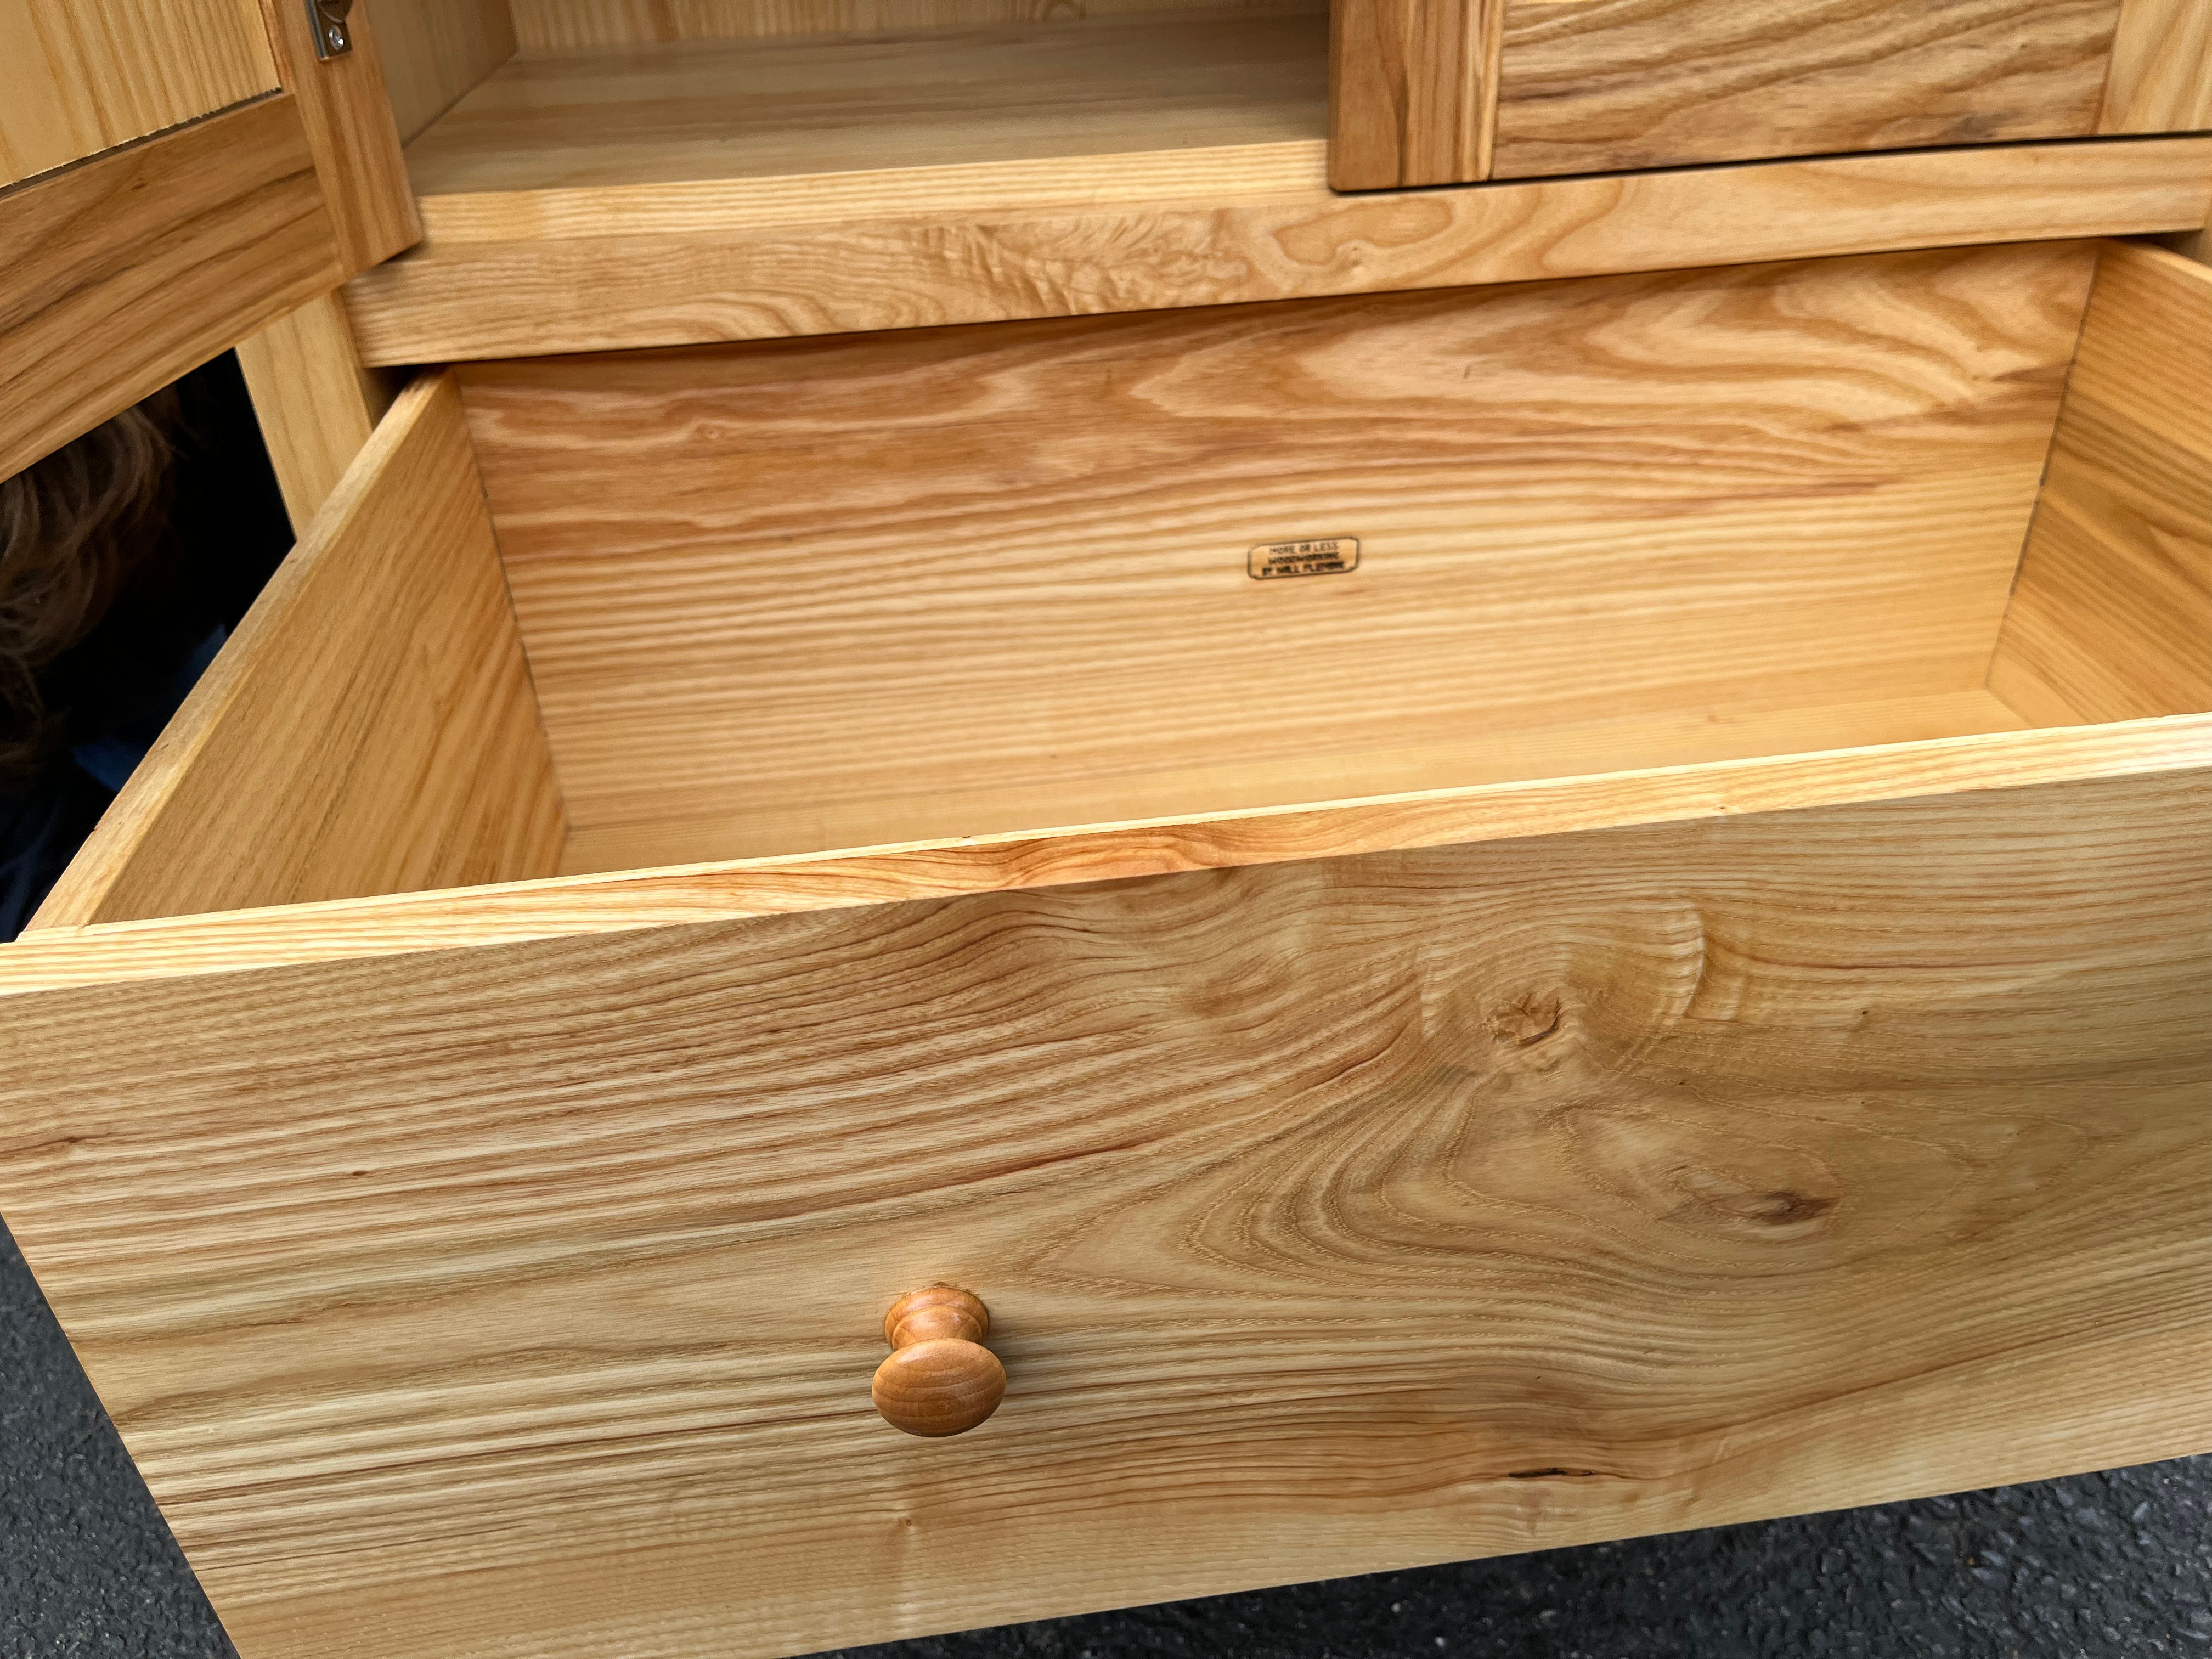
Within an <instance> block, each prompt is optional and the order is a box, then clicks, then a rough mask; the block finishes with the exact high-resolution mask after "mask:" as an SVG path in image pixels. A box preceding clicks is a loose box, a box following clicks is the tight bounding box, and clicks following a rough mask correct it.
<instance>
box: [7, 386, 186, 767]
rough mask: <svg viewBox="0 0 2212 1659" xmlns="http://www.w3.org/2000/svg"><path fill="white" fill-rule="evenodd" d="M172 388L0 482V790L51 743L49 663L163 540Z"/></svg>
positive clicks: (54, 716) (56, 736)
mask: <svg viewBox="0 0 2212 1659" xmlns="http://www.w3.org/2000/svg"><path fill="white" fill-rule="evenodd" d="M175 420H176V398H175V394H174V393H173V392H166V391H165V392H156V393H155V395H154V396H153V397H151V398H148V399H146V401H145V402H143V403H142V404H138V405H137V407H136V408H134V409H126V410H124V411H123V413H121V414H120V415H118V416H116V417H115V418H114V419H113V420H112V421H109V422H106V423H105V424H103V425H100V426H97V427H94V428H93V429H92V430H91V431H89V432H88V433H86V434H85V435H84V436H82V438H79V439H77V440H76V441H75V442H73V443H70V444H67V445H64V447H62V448H60V449H58V450H56V451H55V452H54V453H52V454H51V455H49V456H47V457H46V459H44V460H42V461H38V462H36V463H34V464H33V465H31V466H29V467H27V468H26V469H25V470H24V471H21V472H19V473H17V474H16V475H15V477H12V478H6V479H0V786H5V785H9V784H14V783H17V782H20V781H22V780H23V779H25V778H27V777H29V776H30V775H33V774H34V773H35V772H37V771H38V769H40V766H42V765H43V764H44V763H46V761H47V759H49V758H50V757H51V756H52V752H53V751H54V750H55V749H57V748H58V747H59V746H60V744H61V740H62V730H63V728H64V725H65V720H64V718H63V716H64V715H65V714H66V713H67V711H66V710H60V711H55V710H51V709H49V708H47V706H46V697H45V696H44V694H43V693H42V691H41V690H40V684H39V676H40V672H41V671H42V670H44V669H45V668H46V665H48V664H50V663H52V661H53V660H54V659H55V658H57V657H58V656H60V655H61V654H62V653H64V651H67V650H68V649H69V648H70V647H71V646H73V645H75V644H76V643H77V641H80V640H82V638H83V637H84V636H85V635H87V634H88V633H90V632H91V631H92V629H93V628H94V625H95V624H97V623H99V621H100V618H101V617H103V616H105V615H106V612H107V608H108V606H109V605H112V604H113V603H114V601H115V596H116V594H117V593H118V592H120V591H121V590H122V588H123V587H124V586H125V583H126V582H127V581H128V580H130V578H131V574H132V573H133V572H134V571H136V570H137V569H138V568H139V567H140V566H142V565H143V564H144V563H145V562H146V561H147V560H148V558H149V557H150V556H152V554H153V552H154V550H155V548H156V547H158V546H159V545H160V544H161V532H162V529H163V527H164V525H165V522H166V520H167V510H166V509H167V506H168V497H169V459H170V456H171V454H172V453H173V452H172V450H171V447H170V442H169V432H170V429H171V428H172V427H173V425H174V423H175Z"/></svg>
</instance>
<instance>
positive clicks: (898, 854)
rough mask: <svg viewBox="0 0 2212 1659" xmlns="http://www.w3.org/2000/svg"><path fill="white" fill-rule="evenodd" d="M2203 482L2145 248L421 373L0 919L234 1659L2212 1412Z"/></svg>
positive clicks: (723, 1630) (1616, 1524)
mask: <svg viewBox="0 0 2212 1659" xmlns="http://www.w3.org/2000/svg"><path fill="white" fill-rule="evenodd" d="M2208 476H2212V270H2207V269H2206V268H2204V267H2202V266H2199V265H2196V264H2191V262H2189V261H2187V260H2185V259H2184V258H2180V257H2179V255H2176V254H2172V253H2169V252H2165V251H2163V250H2160V249H2156V248H2151V247H2147V246H2135V245H2126V244H2118V243H2112V242H2103V241H2093V240H2091V241H2083V240H2072V241H2057V242H2042V243H2033V244H2024V245H2017V246H1993V247H1981V248H1975V247H1964V248H1949V249H1942V250H1936V251H1921V252H1893V253H1882V254H1861V255H1853V256H1849V257H1842V258H1826V259H1809V260H1796V261H1790V262H1783V263H1778V264H1777V263H1770V264H1747V265H1736V266H1729V267H1712V268H1704V269H1692V270H1673V271H1667V272H1661V273H1646V274H1635V273H1631V274H1623V275H1613V276H1590V277H1577V278H1574V279H1571V280H1565V281H1559V282H1552V283H1528V284H1517V285H1504V286H1498V287H1491V288H1482V289H1440V290H1432V291H1412V292H1401V293H1393V294H1373V295H1348V296H1338V297H1330V298H1321V299H1314V300H1305V301H1291V302H1285V303H1279V304H1272V305H1253V306H1237V307H1218V308H1214V309H1208V310H1197V311H1142V310H1138V311H1132V312H1129V313H1126V314H1121V315H1115V316H1108V317H1091V318H1070V319H1043V320H1037V321H1031V322H1022V323H997V324H992V325H978V326H957V327H951V328H935V329H915V330H906V331H891V332H884V333H875V334H866V335H845V336H838V337H821V338H800V339H789V340H767V341H757V342H751V343H723V344H718V345H712V346H706V347H696V348H690V349H675V350H666V351H660V352H647V353H639V354H627V355H623V356H610V357H591V356H555V357H529V358H516V359H511V360H507V361H501V362H479V363H471V364H463V365H461V366H459V367H458V368H444V369H438V370H433V371H430V372H428V373H427V374H424V375H423V376H422V377H421V378H420V379H419V380H417V381H416V383H415V384H414V385H413V386H411V387H410V389H409V390H408V391H407V392H405V393H404V395H403V396H402V398H400V400H399V401H398V404H396V405H395V406H394V408H393V410H392V412H391V414H390V415H389V416H387V417H386V419H385V420H384V421H383V422H381V423H380V425H379V427H378V428H377V429H376V431H375V433H374V435H373V436H372V437H371V438H370V439H369V441H368V445H367V447H366V448H365V449H364V451H363V453H362V455H361V456H360V458H359V459H357V460H356V462H355V464H354V465H353V466H352V467H351V468H350V469H349V471H348V472H347V474H346V476H345V477H344V478H343V480H342V481H341V483H339V485H338V486H337V489H336V490H335V492H334V493H333V494H332V495H331V499H330V501H329V502H328V504H327V505H326V506H325V508H324V509H323V511H322V513H320V514H319V516H318V518H317V520H316V521H315V523H314V525H313V527H312V529H311V530H310V532H308V534H307V536H306V537H305V538H303V540H302V542H301V546H300V548H299V549H298V550H297V551H296V552H295V555H294V556H293V558H292V560H291V561H290V562H289V563H288V565H287V566H286V568H285V569H284V570H283V573H282V574H280V576H279V578H278V579H277V580H276V584H275V585H274V586H272V587H271V589H270V592H268V593H267V594H266V595H265V596H264V599H263V600H262V602H261V604H260V605H258V607H257V609H256V610H255V611H254V612H253V614H252V617H249V619H248V621H247V623H246V626H245V627H244V629H241V631H240V634H239V635H238V636H237V638H236V639H234V641H232V643H231V644H230V646H229V647H227V648H226V650H225V652H224V653H223V654H222V657H221V658H220V659H218V661H217V663H216V666H215V667H214V669H213V670H211V671H210V676H209V678H208V679H207V680H206V682H205V683H204V684H203V685H202V686H201V688H200V689H199V690H197V692H196V693H195V695H194V696H193V699H192V701H191V703H190V704H189V705H188V706H187V708H186V709H185V712H184V713H183V714H182V715H180V717H179V720H178V721H177V722H176V723H175V725H174V726H173V727H172V729H171V730H170V732H168V733H167V734H166V735H165V736H164V738H162V740H161V744H160V745H159V747H158V748H157V750H156V751H155V755H154V756H153V757H151V758H150V759H149V763H148V764H147V766H146V767H145V768H144V769H142V771H141V773H140V775H138V776H137V777H135V778H134V779H133V780H132V781H131V785H130V787H129V788H128V790H127V791H126V792H125V796H124V798H123V799H121V800H120V801H119V802H118V805H117V808H116V810H115V811H114V812H113V813H112V814H111V816H110V817H109V818H108V819H107V820H106V822H105V823H103V825H102V826H101V828H100V830H99V831H98V832H97V834H96V835H95V837H94V840H93V841H92V842H90V843H89V844H88V846H87V848H85V851H84V853H83V854H82V857H81V859H80V860H79V861H78V862H77V864H76V866H73V868H72V870H71V872H70V874H69V876H68V877H67V878H66V879H65V881H64V884H63V886H62V887H61V888H59V889H58V890H57V891H56V893H55V894H54V896H53V897H52V900H51V901H50V902H49V904H48V906H47V908H46V910H45V911H44V912H42V913H41V915H40V918H39V921H38V925H37V926H36V927H35V928H34V929H33V932H32V933H28V934H27V935H26V937H25V938H24V939H23V940H21V942H19V943H17V944H16V945H13V946H10V947H7V948H6V949H4V950H0V1007H4V1014H5V1017H4V1018H0V1208H4V1211H5V1213H6V1214H7V1216H8V1218H9V1224H10V1225H11V1226H12V1227H13V1229H14V1230H15V1235H16V1237H18V1239H19V1240H20V1242H21V1245H22V1248H23V1249H24V1251H25V1254H26V1256H27V1259H28V1260H29V1261H30V1262H31V1264H32V1265H33V1268H34V1270H35V1271H36V1272H37V1273H38V1274H39V1276H40V1282H41V1284H42V1285H44V1287H45V1289H46V1292H47V1295H48V1297H49V1298H50V1300H51V1301H52V1305H53V1307H54V1309H55V1310H56V1312H57V1314H58V1316H59V1317H60V1319H61V1321H62V1322H63V1324H64V1328H65V1329H66V1330H67V1331H68V1332H69V1334H70V1338H71V1340H72V1341H73V1342H74V1343H75V1344H76V1346H77V1349H78V1352H80V1354H81V1355H82V1358H83V1359H84V1362H85V1364H86V1366H87V1368H88V1371H89V1372H90V1374H91V1376H92V1377H93V1378H94V1382H95V1383H96V1384H97V1386H98V1387H99V1389H100V1393H101V1396H102V1398H103V1400H104V1401H106V1405H107V1407H108V1408H109V1410H110V1412H111V1413H112V1415H113V1417H114V1419H115V1421H116V1423H117V1425H118V1428H119V1429H120V1431H121V1432H122V1434H123V1436H124V1438H125V1443H127V1445H128V1446H129V1447H130V1449H131V1453H132V1455H133V1456H134V1457H135V1458H136V1459H137V1462H138V1463H139V1466H140V1468H142V1469H143V1472H144V1474H145V1475H146V1478H147V1480H148V1482H149V1486H150V1487H151V1489H152V1491H153V1492H154V1494H155V1497H156V1498H157V1499H158V1501H159V1502H160V1503H161V1506H162V1508H163V1510H164V1512H165V1514H166V1515H167V1517H168V1520H169V1522H170V1524H171V1525H172V1526H173V1528H174V1529H175V1532H176V1534H177V1536H178V1538H179V1541H181V1542H182V1544H183V1546H184V1547H185V1552H186V1553H187V1555H188V1556H189V1557H190V1559H191V1562H192V1564H193V1565H194V1567H195V1570H196V1571H197V1572H198V1573H199V1575H200V1577H201V1579H202V1582H203V1583H204V1584H205V1585H206V1587H207V1589H208V1591H209V1593H210V1596H211V1597H212V1598H213V1600H214V1602H215V1604H216V1607H217V1609H218V1611H219V1612H220V1613H221V1614H222V1618H223V1620H224V1621H225V1624H226V1626H228V1629H229V1630H230V1631H231V1632H232V1634H233V1636H234V1639H235V1640H236V1641H237V1643H238V1644H239V1646H240V1650H241V1652H242V1653H243V1654H244V1655H245V1656H246V1659H288V1656H294V1655H309V1654H312V1655H316V1656H335V1659H343V1656H353V1655H360V1656H363V1659H367V1656H372V1655H373V1656H375V1659H412V1656H422V1659H430V1656H434V1655H435V1656H440V1659H450V1656H461V1655H466V1656H477V1655H483V1656H495V1655H501V1656H503V1655H523V1654H528V1655H533V1656H562V1655H575V1656H579V1659H581V1656H586V1655H590V1656H598V1655H601V1654H605V1653H609V1652H621V1653H624V1654H632V1655H669V1656H674V1655H678V1654H686V1655H688V1654H694V1653H698V1652H702V1651H714V1652H719V1653H729V1654H733V1655H763V1656H764V1655H778V1654H788V1653H792V1652H798V1651H806V1650H816V1649H819V1648H823V1647H826V1646H836V1645H841V1644H854V1643H861V1642H867V1641H874V1640H879V1639H884V1638H892V1637H897V1636H902V1635H910V1634H916V1633H921V1632H930V1631H939V1630H944V1629H948V1628H957V1627H961V1626H972V1625H976V1624H981V1623H988V1622H993V1621H997V1620H1011V1619H1018V1618H1029V1617H1036V1616H1040V1615H1045V1614H1050V1613H1065V1612H1071V1611H1074V1610H1077V1609H1079V1608H1086V1607H1102V1606H1109V1605H1114V1604H1118V1603H1126V1602H1130V1601H1144V1600H1152V1599H1159V1598H1164V1597H1169V1596H1176V1595H1194V1594H1200V1593H1206V1592H1211V1591H1220V1590H1227V1589H1235V1588H1239V1587H1246V1586H1252V1585H1256V1584H1261V1583H1275V1582H1282V1581H1285V1580H1291V1579H1296V1578H1300V1577H1315V1576H1321V1575H1327V1574H1334V1573H1344V1572H1353V1571H1366V1570H1370V1569H1379V1568H1384V1567H1389V1566H1395V1565H1407V1564H1412V1563H1416V1562H1425V1561H1435V1560H1442V1559H1452V1558H1457V1557H1464V1556H1469V1555H1477V1554H1482V1553H1492V1552H1500V1551H1509V1550H1516V1549H1526V1548H1534V1547H1544V1546H1547V1545H1554V1544H1563V1543H1568V1542H1573V1541H1586V1540H1592V1539H1600V1538H1607V1537H1616V1536H1620V1535H1623V1534H1631V1533H1637V1532H1644V1531H1650V1530H1654V1529H1660V1528H1674V1527H1686V1526H1699V1525H1706V1524H1712V1523H1717V1522H1730V1521H1739V1520H1744V1519H1748V1518H1752V1517H1755V1516H1769V1515H1776V1514H1781V1513H1787V1512H1790V1511H1795V1510H1806V1509H1814V1508H1820V1507H1826V1506H1832V1505H1838V1504H1856V1503H1863V1502H1869V1501H1874V1500H1877V1499H1885V1498H1898V1497H1901V1496H1905V1495H1908V1494H1913V1493H1922V1492H1936V1491H1942V1490H1946V1489H1957V1488H1960V1487H1966V1486H1978V1485H1983V1484H1988V1483H1992V1482H1998V1481H2012V1480H2027V1479H2032V1478H2035V1477H2038V1476H2042V1475H2050V1474H2059V1473H2062V1472H2064V1471H2068V1470H2075V1469H2081V1468H2093V1467H2100V1466H2107V1465H2111V1464H2113V1463H2118V1462H2130V1461H2135V1460H2140V1459H2145V1458H2151V1457H2158V1456H2165V1455H2176V1454H2180V1453H2185V1452H2193V1451H2199V1450H2203V1449H2205V1448H2207V1447H2208V1446H2212V1399H2208V1397H2207V1395H2206V1394H2205V1392H2204V1390H2203V1386H2202V1377H2203V1370H2204V1365H2205V1361H2206V1358H2207V1355H2208V1353H2209V1352H2212V1243H2208V1241H2207V1238H2206V1236H2205V1231H2204V1228H2203V1213H2204V1206H2205V1200H2206V1195H2207V1194H2208V1192H2212V1152H2208V1150H2207V1149H2208V1146H2212V1143H2208V1141H2207V1139H2206V1137H2205V1135H2204V1133H2203V1124H2204V1122H2205V1120H2206V1116H2207V1114H2208V1112H2209V1111H2212V863H2208V860H2207V858H2206V848H2207V847H2208V845H2212V647H2208V644H2207V641H2208V640H2209V639H2212V626H2208V623H2212V617H2208V613H2207V605H2208V604H2212V599H2208V594H2212V495H2208V494H2207V489H2206V484H2205V480H2206V478H2207V477H2208ZM939 1283H948V1284H951V1285H957V1286H960V1287H963V1288H965V1289H967V1290H969V1291H972V1292H974V1293H975V1296H977V1297H981V1300H982V1301H983V1302H984V1303H985V1304H987V1307H988V1313H989V1322H990V1329H989V1338H990V1346H991V1351H992V1352H994V1353H995V1354H996V1355H997V1356H998V1358H1000V1360H1001V1361H1002V1362H1003V1368H1004V1371H1005V1375H1006V1393H1005V1399H1004V1403H1003V1404H1002V1405H1001V1406H1000V1407H999V1409H998V1410H997V1412H996V1413H995V1414H994V1415H992V1416H991V1417H990V1418H989V1419H988V1420H987V1421H985V1422H983V1423H982V1424H981V1426H980V1427H977V1428H975V1429H974V1430H972V1431H969V1432H967V1433H964V1434H960V1435H957V1436H954V1437H948V1438H944V1439H920V1438H915V1437H911V1436H908V1435H904V1434H901V1433H899V1432H897V1431H895V1430H894V1429H892V1428H891V1427H890V1426H889V1425H887V1424H886V1423H885V1422H884V1421H883V1420H882V1419H881V1418H880V1417H879V1416H878V1413H877V1411H876V1410H875V1408H874V1407H872V1404H871V1401H870V1377H871V1376H872V1373H873V1372H874V1370H876V1368H877V1366H878V1364H879V1363H880V1362H881V1361H882V1360H883V1358H884V1354H885V1352H886V1349H885V1346H884V1315H885V1311H886V1310H887V1309H889V1308H890V1307H891V1306H892V1304H894V1302H895V1301H896V1300H897V1299H898V1298H900V1297H902V1296H904V1295H905V1294H906V1293H908V1292H910V1291H915V1289H917V1288H919V1287H927V1286H930V1285H936V1284H939Z"/></svg>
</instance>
